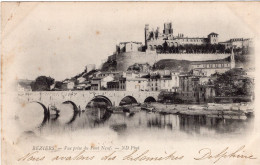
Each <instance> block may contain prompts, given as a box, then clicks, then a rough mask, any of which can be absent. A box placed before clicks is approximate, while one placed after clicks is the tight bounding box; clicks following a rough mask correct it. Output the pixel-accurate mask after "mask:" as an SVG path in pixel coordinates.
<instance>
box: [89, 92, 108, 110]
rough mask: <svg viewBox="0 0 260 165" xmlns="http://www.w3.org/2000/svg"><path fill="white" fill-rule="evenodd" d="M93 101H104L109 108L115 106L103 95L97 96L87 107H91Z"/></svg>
mask: <svg viewBox="0 0 260 165" xmlns="http://www.w3.org/2000/svg"><path fill="white" fill-rule="evenodd" d="M93 101H97V102H102V101H104V102H105V103H106V104H107V105H108V106H113V104H112V102H111V100H110V99H109V98H108V97H106V96H103V95H97V96H95V97H94V98H92V99H91V100H90V101H89V102H88V104H87V107H88V106H90V104H91V103H92V102H93Z"/></svg>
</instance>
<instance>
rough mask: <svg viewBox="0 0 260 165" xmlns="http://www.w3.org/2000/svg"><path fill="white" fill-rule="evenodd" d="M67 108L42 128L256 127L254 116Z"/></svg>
mask: <svg viewBox="0 0 260 165" xmlns="http://www.w3.org/2000/svg"><path fill="white" fill-rule="evenodd" d="M67 106H68V105H67ZM64 108H65V107H64ZM66 108H68V109H70V111H69V110H64V111H63V110H61V112H62V113H61V114H60V115H51V116H49V117H46V116H44V119H43V121H42V123H41V125H40V127H39V130H40V132H41V133H45V134H49V133H50V134H53V133H61V134H62V133H68V132H72V133H73V131H75V130H91V129H96V128H99V129H101V130H102V129H109V130H111V131H113V132H116V133H117V134H118V135H127V136H131V134H132V133H133V132H135V133H137V134H138V135H139V136H142V135H144V134H149V133H151V134H152V133H154V131H157V130H163V131H164V132H163V133H164V135H165V136H167V135H169V136H170V135H171V134H176V135H178V134H180V133H185V134H188V135H194V134H195V135H203V136H205V135H207V136H214V135H221V134H228V135H238V134H240V135H243V134H244V133H245V132H247V131H250V130H252V123H253V122H252V120H253V119H246V120H243V119H224V118H218V117H212V116H206V115H172V114H168V115H163V114H159V113H151V112H146V111H139V112H131V111H125V112H118V113H112V112H111V111H109V110H108V109H107V108H106V107H92V108H90V107H88V108H86V110H85V111H83V112H80V111H73V109H72V108H73V107H66ZM66 113H68V114H66ZM71 113H72V114H71ZM64 115H67V116H65V117H64ZM27 131H28V130H27Z"/></svg>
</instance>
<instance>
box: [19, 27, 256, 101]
mask: <svg viewBox="0 0 260 165" xmlns="http://www.w3.org/2000/svg"><path fill="white" fill-rule="evenodd" d="M144 32H145V44H144V45H143V44H142V43H141V42H121V43H119V44H118V45H117V46H116V50H115V53H114V54H113V55H111V56H109V57H108V59H107V61H106V62H105V63H104V64H103V65H102V66H101V68H96V65H95V64H89V65H87V66H86V68H85V70H84V71H83V72H82V73H80V74H78V75H76V76H74V77H71V78H67V79H65V80H63V81H55V80H54V79H53V78H51V77H46V76H40V77H38V78H37V79H38V80H37V79H36V80H35V81H29V80H21V81H20V82H19V83H18V90H19V91H45V90H46V91H67V90H71V91H73V90H91V91H100V90H102V91H136V92H138V91H159V92H161V100H163V101H168V102H173V103H210V102H216V101H220V102H224V101H227V100H228V101H230V99H231V101H237V102H241V101H252V100H253V99H254V92H253V89H254V88H253V87H254V64H252V63H251V62H253V60H252V59H253V58H254V56H253V40H252V39H251V38H234V39H230V40H228V41H223V42H219V39H218V36H219V34H217V33H215V32H212V33H210V34H208V37H206V38H202V37H185V36H184V35H183V34H181V33H178V34H177V35H174V33H173V28H172V23H171V22H170V23H165V24H164V30H163V32H162V33H161V32H160V30H159V28H156V30H150V29H149V25H148V24H147V25H145V29H144ZM140 52H143V53H145V55H143V56H145V58H149V53H151V52H152V53H154V54H156V56H157V57H160V58H158V59H157V60H155V61H153V62H151V61H149V60H147V61H142V60H140V62H138V61H139V58H135V55H136V54H138V53H140ZM127 53H128V54H127ZM129 53H131V54H130V57H129V56H127V57H126V56H125V55H126V54H127V55H129ZM164 54H166V55H167V57H166V58H161V57H162V56H164ZM131 55H132V57H131ZM140 56H142V55H140ZM179 56H182V57H183V58H179ZM186 56H187V58H186ZM212 57H213V58H212ZM122 58H125V59H126V60H128V61H125V59H124V62H122ZM151 58H153V56H151ZM129 59H130V60H129ZM133 59H134V61H133ZM197 59H201V60H197ZM129 61H130V62H129ZM119 63H122V64H120V65H124V66H123V67H121V66H119ZM223 76H224V77H226V79H228V80H229V81H230V83H229V84H225V83H222V82H221V78H223ZM223 81H224V80H223ZM231 84H232V86H230V85H231ZM229 91H233V92H229ZM168 96H170V97H168ZM167 98H168V99H167Z"/></svg>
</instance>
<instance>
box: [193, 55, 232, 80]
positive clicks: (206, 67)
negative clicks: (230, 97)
mask: <svg viewBox="0 0 260 165" xmlns="http://www.w3.org/2000/svg"><path fill="white" fill-rule="evenodd" d="M190 67H191V69H192V70H197V71H201V72H203V73H204V75H205V76H210V75H212V74H214V73H224V72H226V71H228V70H230V69H233V68H235V57H234V53H233V51H232V53H231V55H230V58H226V59H222V60H209V61H193V62H191V64H190Z"/></svg>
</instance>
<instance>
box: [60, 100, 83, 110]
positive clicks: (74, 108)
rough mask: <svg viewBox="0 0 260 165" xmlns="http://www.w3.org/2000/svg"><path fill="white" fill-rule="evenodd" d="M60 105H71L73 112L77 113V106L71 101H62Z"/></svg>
mask: <svg viewBox="0 0 260 165" xmlns="http://www.w3.org/2000/svg"><path fill="white" fill-rule="evenodd" d="M62 104H71V105H72V107H73V111H74V112H77V111H79V109H78V106H77V105H76V104H75V103H74V102H73V101H70V100H67V101H64V102H63V103H62Z"/></svg>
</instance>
